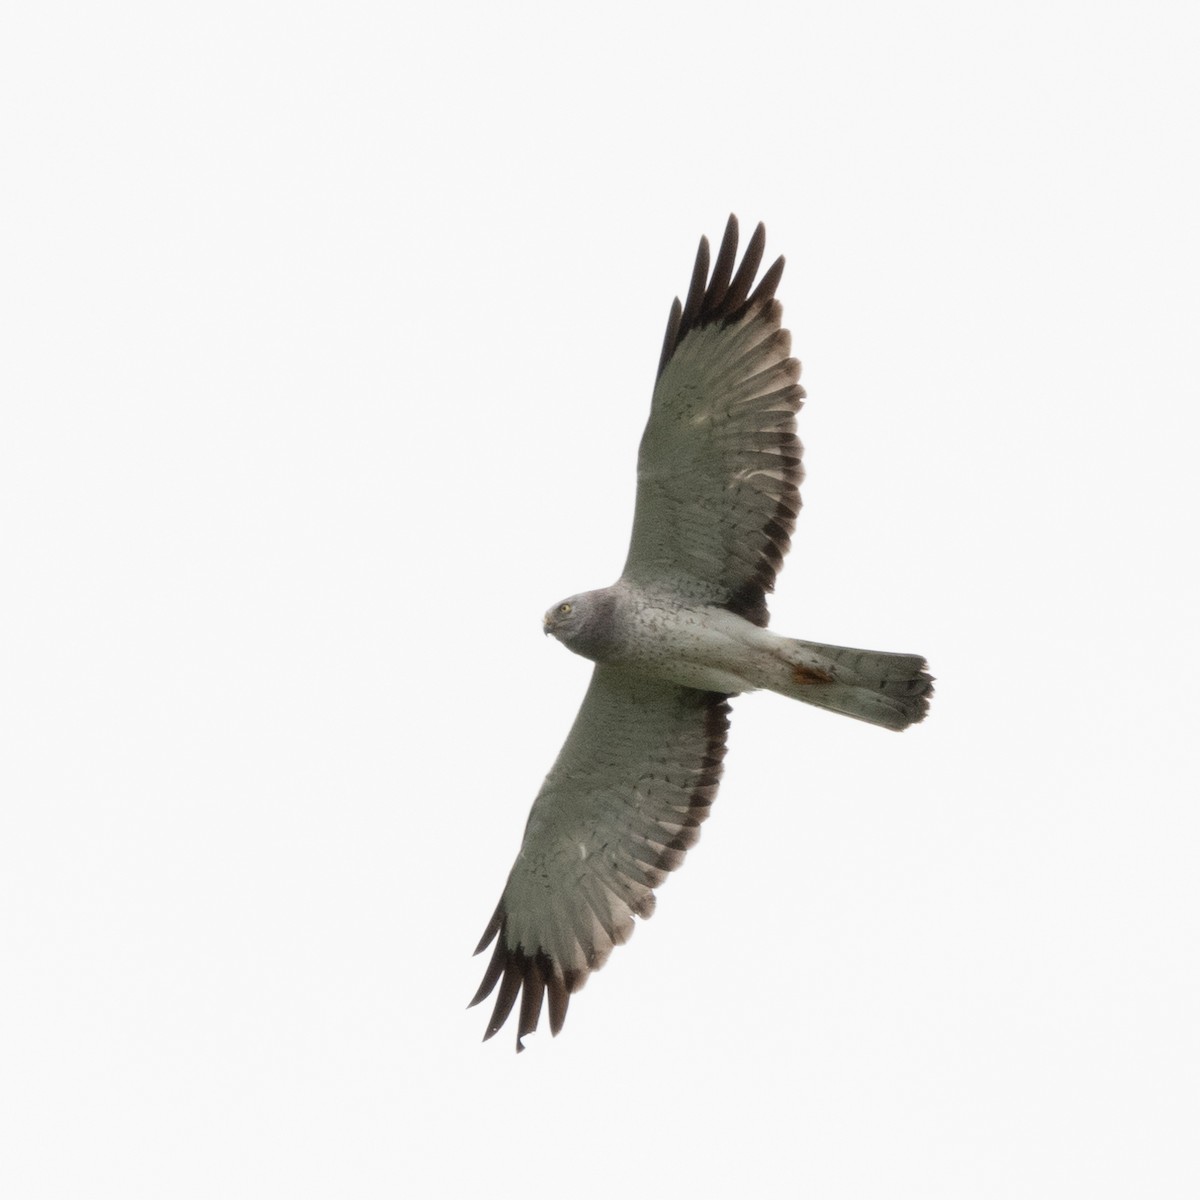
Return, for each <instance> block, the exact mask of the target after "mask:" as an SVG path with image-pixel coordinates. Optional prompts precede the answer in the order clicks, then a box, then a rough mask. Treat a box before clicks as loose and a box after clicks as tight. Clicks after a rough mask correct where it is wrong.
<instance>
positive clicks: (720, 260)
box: [658, 213, 784, 375]
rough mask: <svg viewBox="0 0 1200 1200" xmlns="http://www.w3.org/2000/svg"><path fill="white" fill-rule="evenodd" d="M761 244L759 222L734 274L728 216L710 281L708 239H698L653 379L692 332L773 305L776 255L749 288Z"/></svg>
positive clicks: (734, 232)
mask: <svg viewBox="0 0 1200 1200" xmlns="http://www.w3.org/2000/svg"><path fill="white" fill-rule="evenodd" d="M766 244H767V229H766V226H765V225H764V224H763V223H762V222H761V221H760V222H759V223H758V224H757V225H756V226H755V227H754V232H753V233H752V234H751V235H750V240H749V242H747V243H746V250H745V253H744V254H743V256H742V261H741V264H740V265H739V266H738V268H737V271H736V272H735V271H734V263H735V262H736V261H737V249H738V219H737V216H736V215H735V214H734V213H730V214H729V220H728V221H726V223H725V232H724V234H723V235H722V237H721V245H720V248H719V249H718V250H717V258H716V262H715V263H714V264H713V269H712V276H711V278H710V277H709V273H708V268H709V245H708V238H706V237H702V238H701V239H700V246H699V249H698V250H697V251H696V261H695V264H694V265H693V267H692V278H691V281H690V282H689V284H688V291H687V299H686V300H685V301H684V302H683V304H680V302H679V300H678V299H676V300H675V303H674V304H672V305H671V313H670V316H669V317H668V319H667V331H666V334H665V335H664V337H663V345H662V354H661V355H660V356H659V360H658V373H659V375H661V374H662V373H663V371H664V370H665V369H666V366H667V363H669V362H670V361H671V356H672V355H673V354H674V353H675V349H676V347H677V346H678V345H679V343H680V342H681V341H683V339H684V338H685V337H687V335H688V334H689V333H690V332H691V331H692V330H693V329H698V328H703V327H704V326H706V325H709V324H711V323H713V322H715V321H724V322H732V321H737V320H739V319H740V318H741V317H742V316H743V315H745V313H746V312H747V310H748V309H750V308H753V307H756V306H758V305H760V304H764V303H769V302H770V301H771V300H772V299H774V296H775V289H776V288H777V287H778V286H779V280H780V277H781V276H782V275H783V266H784V259H783V257H782V255H781V256H780V257H779V258H777V259H776V260H775V261H774V262H773V263H772V264H771V266H770V268H769V269H768V270H767V273H766V274H765V275H764V276H763V277H762V279H761V280H760V281H759V283H758V286H757V287H754V278H755V276H756V275H757V274H758V268H759V267H760V266H761V265H762V257H763V251H764V250H765V249H766ZM751 288H753V291H751Z"/></svg>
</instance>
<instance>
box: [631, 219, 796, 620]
mask: <svg viewBox="0 0 1200 1200" xmlns="http://www.w3.org/2000/svg"><path fill="white" fill-rule="evenodd" d="M765 241H766V233H765V231H764V229H763V227H762V225H759V226H758V228H757V229H755V231H754V234H753V236H752V237H751V238H750V242H749V244H748V245H747V247H746V252H745V255H744V256H743V258H742V262H741V266H739V267H738V269H737V271H736V272H734V262H735V260H736V258H737V243H738V227H737V220H736V218H734V217H732V216H731V217H730V218H729V223H728V225H726V227H725V236H724V238H723V239H722V241H721V248H720V250H719V251H718V253H717V261H716V264H715V266H714V267H713V272H712V277H711V278H709V275H708V267H709V255H708V241H707V239H706V238H701V239H700V249H699V252H698V253H697V255H696V265H695V268H694V270H693V272H692V282H691V287H690V289H689V291H688V296H687V301H686V303H685V304H683V305H680V303H679V301H678V299H676V301H675V303H674V304H673V305H672V307H671V316H670V319H669V321H668V324H667V334H666V338H665V339H664V342H663V352H662V360H661V362H660V363H659V369H658V380H657V382H656V384H655V387H654V397H653V400H652V402H651V408H650V420H649V422H648V423H647V425H646V431H645V434H644V435H643V437H642V444H641V449H640V451H639V453H638V489H637V507H636V510H635V512H634V520H633V536H632V539H631V542H630V547H629V557H628V559H627V561H626V563H625V570H624V578H625V579H628V580H630V581H631V582H633V583H637V584H641V585H643V586H649V587H666V588H668V589H669V590H670V591H671V592H673V593H676V594H678V595H680V596H682V597H687V598H689V599H694V600H698V601H701V602H704V603H709V604H719V605H722V606H724V607H726V608H729V609H731V610H732V611H734V612H736V613H739V614H741V615H742V616H744V617H746V618H748V619H749V620H751V621H754V622H755V623H756V624H758V625H766V623H767V606H766V598H765V597H766V593H767V592H769V591H771V589H772V587H773V586H774V582H775V575H776V572H777V571H778V570H779V567H780V565H781V563H782V562H783V556H784V554H785V553H786V552H787V549H788V546H789V544H790V540H791V533H792V530H793V528H794V527H795V523H796V516H797V514H798V513H799V511H800V491H799V484H800V480H801V479H802V478H803V474H804V472H803V468H802V467H801V464H800V454H801V450H800V443H799V441H798V440H797V439H796V433H795V428H796V424H795V416H796V412H797V411H798V410H799V408H800V401H801V399H802V398H803V396H804V392H803V389H802V388H801V387H800V386H799V384H798V383H797V380H798V379H799V378H800V364H799V363H798V362H797V361H796V360H795V359H794V358H791V357H790V351H791V334H789V333H788V331H787V330H786V329H784V328H783V327H782V325H781V321H782V316H783V309H782V306H781V305H780V304H779V301H777V300H776V299H775V288H776V287H777V286H778V284H779V279H780V276H781V275H782V274H783V259H782V258H779V259H776V261H775V263H774V264H773V265H772V266H771V267H770V269H769V270H768V271H767V272H766V274H765V275H764V276H763V277H762V279H761V280H760V281H759V283H758V286H757V287H753V284H754V277H755V275H756V274H757V273H758V267H759V264H760V262H761V261H762V254H763V246H764V244H765ZM752 287H753V291H752V290H751V289H752Z"/></svg>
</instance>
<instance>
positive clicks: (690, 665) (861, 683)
mask: <svg viewBox="0 0 1200 1200" xmlns="http://www.w3.org/2000/svg"><path fill="white" fill-rule="evenodd" d="M564 606H567V607H569V609H570V611H569V612H566V613H564V612H562V611H561V610H562V608H563V607H564ZM544 627H545V629H546V632H547V633H550V634H553V635H554V636H555V637H557V638H558V639H559V640H560V641H561V642H562V643H563V645H565V646H566V647H567V649H568V650H573V651H575V653H577V654H580V655H582V656H583V657H584V658H589V659H591V660H592V661H593V662H597V663H604V664H606V665H608V666H610V667H616V668H620V669H623V670H627V671H634V672H637V673H639V674H643V675H649V676H651V677H653V678H655V679H660V680H663V681H664V682H666V683H675V684H678V685H679V686H680V687H688V688H697V689H699V690H701V691H708V692H721V693H723V694H725V695H737V694H739V693H741V692H754V691H758V690H760V689H765V690H767V691H772V692H778V693H780V694H781V695H784V696H789V697H791V698H792V699H795V700H803V701H805V702H806V703H808V704H815V705H816V706H817V707H819V708H828V709H832V710H834V711H836V712H841V713H845V714H846V715H847V716H852V717H857V718H859V719H860V720H863V721H869V722H870V723H871V724H874V725H883V726H885V727H886V728H888V729H904V728H906V727H907V726H909V725H911V724H912V723H913V722H914V721H917V720H920V719H921V717H922V716H924V713H925V709H926V707H927V705H928V701H927V699H926V696H927V694H928V690H929V688H928V680H927V679H925V678H923V676H922V671H923V670H924V667H925V660H924V659H922V658H920V657H919V656H917V655H913V654H888V653H885V652H882V651H878V650H855V649H853V648H851V647H849V646H827V645H823V644H822V643H819V642H804V641H800V640H798V639H796V638H787V637H781V636H780V635H779V634H777V633H775V632H773V631H772V630H770V629H764V628H762V627H760V626H758V625H755V624H754V623H753V622H752V621H748V620H746V618H745V617H742V616H739V615H738V614H737V613H733V612H730V611H729V610H728V609H725V608H721V607H719V606H718V605H714V604H681V603H680V602H679V600H678V598H677V597H672V596H669V595H665V594H660V593H656V592H654V591H653V590H646V589H644V588H641V587H638V586H637V585H635V584H630V583H627V582H625V581H623V580H622V581H618V582H617V583H615V584H614V585H613V586H612V587H608V588H600V589H598V590H597V591H594V592H584V593H583V594H582V595H579V596H572V597H571V598H570V599H568V600H564V601H563V602H562V603H561V604H560V605H558V606H556V607H555V608H552V609H551V610H550V611H549V612H548V613H547V614H546V616H545V619H544Z"/></svg>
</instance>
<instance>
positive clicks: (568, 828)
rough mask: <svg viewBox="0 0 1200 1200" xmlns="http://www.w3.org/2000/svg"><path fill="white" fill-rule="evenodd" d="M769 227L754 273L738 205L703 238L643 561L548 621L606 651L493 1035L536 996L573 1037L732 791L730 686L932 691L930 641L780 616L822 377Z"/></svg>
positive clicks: (551, 807) (638, 514)
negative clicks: (574, 1006) (768, 256)
mask: <svg viewBox="0 0 1200 1200" xmlns="http://www.w3.org/2000/svg"><path fill="white" fill-rule="evenodd" d="M765 244H766V231H765V230H764V228H763V226H762V225H761V224H760V225H759V226H758V227H757V228H756V229H755V231H754V233H753V235H752V236H751V238H750V241H749V243H748V245H747V246H746V250H745V253H744V255H743V256H742V261H741V264H740V265H737V269H736V270H735V269H734V268H735V264H736V260H737V249H738V224H737V219H736V218H735V217H733V216H731V217H730V218H729V222H728V224H727V225H726V226H725V235H724V237H723V238H722V239H721V247H720V249H719V250H718V251H717V258H716V263H715V265H713V267H712V273H711V275H710V273H709V263H710V260H709V246H708V241H707V239H706V238H701V239H700V249H699V251H698V252H697V254H696V264H695V267H694V268H693V270H692V279H691V285H690V287H689V288H688V293H687V300H686V301H685V302H684V303H683V304H682V305H681V304H680V303H679V300H678V299H676V300H675V302H674V303H673V304H672V306H671V314H670V317H669V318H668V321H667V332H666V337H665V339H664V340H663V349H662V358H661V359H660V361H659V364H658V377H657V380H656V382H655V385H654V394H653V397H652V399H651V404H650V419H649V421H648V422H647V424H646V430H645V433H644V434H643V435H642V443H641V448H640V450H639V452H638V471H637V479H638V482H637V503H636V508H635V511H634V518H633V534H632V537H631V539H630V545H629V555H628V558H627V559H626V561H625V567H624V570H623V571H622V572H621V577H620V579H618V580H617V582H616V583H614V584H613V585H612V586H611V587H606V588H600V589H599V590H597V591H591V592H583V593H581V594H579V595H575V596H570V597H568V598H567V599H565V600H563V601H561V602H560V603H558V604H556V605H554V607H553V608H551V609H550V610H549V611H548V612H547V613H546V615H545V618H544V628H545V631H546V633H548V634H551V635H553V636H554V637H555V638H557V639H558V640H559V641H560V642H562V643H563V645H564V646H566V647H567V649H568V650H572V651H574V652H575V653H576V654H580V655H582V656H583V657H584V658H587V659H590V660H591V661H592V662H594V663H595V664H596V665H595V668H594V669H593V671H592V679H591V684H590V686H589V687H588V690H587V694H586V695H585V696H584V699H583V704H582V706H581V707H580V709H579V713H578V715H577V716H576V718H575V723H574V725H573V726H572V727H571V731H570V733H569V734H568V735H567V740H566V742H565V743H564V745H563V748H562V750H561V752H560V753H559V756H558V759H557V761H556V762H555V764H554V766H553V767H552V768H551V770H550V774H549V775H547V776H546V781H545V783H544V784H543V785H542V788H541V791H540V792H538V795H537V798H536V799H535V800H534V802H533V809H532V811H531V812H530V814H529V820H528V823H527V824H526V826H525V836H524V838H523V840H522V842H521V849H520V852H519V853H518V855H517V860H516V862H515V863H514V864H513V867H512V871H511V872H510V873H509V876H508V882H507V884H506V885H505V888H504V893H503V895H502V896H501V898H500V903H499V905H498V906H497V908H496V911H495V914H494V915H493V916H492V919H491V920H490V921H489V922H488V926H487V928H486V929H485V930H484V934H483V938H482V940H481V941H480V943H479V946H478V948H477V950H476V951H475V952H476V953H477V954H478V953H480V952H481V951H483V950H485V949H486V948H487V947H488V946H489V945H490V944H491V943H492V942H493V941H495V949H494V951H493V953H492V957H491V960H490V961H489V963H488V967H487V970H486V972H485V974H484V977H483V982H482V983H481V984H480V986H479V990H478V991H477V992H476V994H475V997H474V999H473V1000H472V1001H471V1004H472V1005H474V1004H478V1003H479V1002H480V1001H481V1000H484V999H485V998H486V997H488V996H490V995H491V993H492V992H493V991H494V990H495V989H496V987H497V985H499V989H500V990H499V992H498V993H497V996H496V1001H495V1007H494V1009H493V1010H492V1016H491V1020H490V1021H489V1022H488V1025H487V1031H486V1033H485V1034H484V1040H486V1039H487V1038H490V1037H491V1036H492V1035H493V1034H495V1033H496V1032H497V1031H498V1030H499V1029H500V1027H501V1026H502V1025H503V1024H504V1023H505V1021H506V1020H507V1019H508V1017H509V1015H510V1013H511V1012H512V1010H513V1008H514V1007H515V1006H516V1005H517V1001H518V998H519V1000H520V1007H519V1011H518V1019H517V1049H518V1050H522V1049H524V1046H523V1039H524V1038H525V1037H526V1036H527V1035H528V1034H530V1033H532V1032H533V1031H534V1030H535V1029H536V1028H537V1025H538V1021H539V1019H540V1017H541V1012H542V1007H543V1003H544V1002H545V1003H547V1004H548V1006H549V1016H550V1032H551V1033H552V1034H557V1033H558V1032H559V1030H560V1029H561V1028H562V1025H563V1021H564V1020H565V1018H566V1015H567V1004H568V1001H569V1000H570V997H571V995H572V993H574V992H577V991H578V990H579V989H580V988H581V987H582V986H583V984H584V983H585V982H586V980H587V978H588V976H589V975H590V974H591V973H592V972H593V971H596V970H599V968H600V967H601V966H603V965H604V962H605V961H606V960H607V958H608V956H609V954H610V953H611V952H612V949H613V947H614V946H617V945H620V944H621V943H622V942H625V941H627V940H628V939H629V937H630V935H631V934H632V932H633V927H634V917H635V916H636V917H641V918H643V919H644V918H646V917H649V916H650V915H651V913H652V912H653V911H654V889H655V888H656V887H658V885H659V884H660V883H662V881H663V880H664V878H665V877H666V875H667V873H668V872H669V871H673V870H674V869H675V868H676V867H678V866H679V865H680V864H681V863H682V862H683V858H684V854H685V853H686V852H687V850H688V849H690V848H691V847H692V846H693V845H694V844H695V842H696V840H697V838H698V837H699V835H700V823H701V822H702V821H703V820H704V819H705V818H706V817H707V816H708V812H709V808H710V806H711V805H712V802H713V799H714V797H715V796H716V794H717V785H718V783H719V781H720V778H721V770H722V759H723V758H724V755H725V739H726V734H727V732H728V729H729V712H730V708H729V699H730V697H732V696H735V695H737V694H738V693H740V692H750V691H754V690H756V689H760V688H765V689H767V690H768V691H772V692H778V693H780V694H781V695H784V696H789V697H791V698H793V699H795V700H803V701H805V702H806V703H807V704H814V705H816V706H817V707H819V708H825V709H829V710H831V711H833V712H838V713H844V714H845V715H846V716H849V717H856V718H858V719H859V720H862V721H868V722H870V723H871V724H873V725H880V726H883V727H884V728H885V729H897V730H899V729H905V728H907V727H908V726H909V725H912V724H913V723H915V722H917V721H920V720H921V719H922V718H923V717H924V716H925V713H926V710H927V708H928V706H929V696H930V694H931V692H932V685H933V680H932V678H931V677H930V676H929V674H928V673H927V672H926V663H925V660H924V659H923V658H921V657H920V656H919V655H915V654H888V653H882V652H879V651H874V650H854V649H850V648H849V647H846V646H826V645H822V644H820V643H818V642H805V641H798V640H796V639H794V638H788V637H782V636H780V635H779V634H776V633H773V632H771V631H770V630H768V629H767V620H768V615H767V600H766V598H767V593H768V592H770V591H772V589H773V587H774V584H775V576H776V574H777V573H778V571H779V568H780V566H781V565H782V563H783V556H784V555H785V554H786V553H787V550H788V546H789V544H790V539H791V534H792V530H793V529H794V528H795V522H796V516H797V514H798V513H799V511H800V492H799V484H800V481H801V479H802V478H803V475H804V470H803V467H802V466H801V462H800V456H801V448H800V443H799V441H798V440H797V439H796V433H795V428H796V422H795V417H796V413H797V412H798V411H799V408H800V402H801V400H802V399H803V397H804V392H803V390H802V389H801V387H800V385H799V383H798V382H797V381H798V380H799V378H800V364H799V363H798V362H797V361H796V359H794V358H792V357H791V334H790V333H789V332H788V331H787V330H786V329H784V328H783V325H782V317H783V309H782V307H781V305H780V303H779V301H778V300H776V299H775V289H776V288H777V287H778V286H779V280H780V277H781V276H782V274H783V258H782V257H781V258H778V259H776V260H775V262H774V263H773V264H772V266H771V267H770V268H768V270H767V271H766V273H765V274H764V275H763V276H762V278H761V279H759V280H758V283H757V285H755V277H756V276H757V274H758V268H759V265H760V264H761V262H762V256H763V249H764V246H765Z"/></svg>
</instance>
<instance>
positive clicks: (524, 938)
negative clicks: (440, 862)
mask: <svg viewBox="0 0 1200 1200" xmlns="http://www.w3.org/2000/svg"><path fill="white" fill-rule="evenodd" d="M728 727H729V707H728V705H727V704H726V703H725V700H724V697H722V696H720V695H718V694H716V693H714V692H702V691H694V690H692V689H690V688H681V687H675V686H674V685H672V684H665V683H659V682H656V681H654V680H651V679H647V678H644V677H640V676H637V675H634V674H631V673H627V672H624V671H621V670H619V669H617V668H614V667H606V666H597V667H596V669H595V671H594V672H593V674H592V682H591V686H590V687H589V688H588V692H587V695H586V696H585V697H584V701H583V705H582V706H581V707H580V710H579V714H578V716H576V718H575V724H574V725H573V726H572V727H571V732H570V733H569V734H568V735H567V740H566V742H565V743H564V745H563V748H562V751H561V752H560V754H559V756H558V760H557V761H556V762H555V764H554V767H553V769H552V770H551V771H550V774H549V775H548V776H547V777H546V782H545V783H544V784H543V785H542V789H541V791H540V792H539V793H538V796H537V799H536V800H535V801H534V803H533V810H532V811H531V812H530V814H529V822H528V824H527V825H526V827H525V837H524V839H523V841H522V843H521V850H520V853H519V854H518V855H517V861H516V862H515V863H514V864H513V868H512V871H511V873H510V874H509V877H508V883H507V884H506V885H505V888H504V894H503V896H502V897H501V899H500V904H499V906H498V907H497V909H496V912H495V915H494V916H493V917H492V919H491V921H490V922H489V923H488V927H487V929H486V930H485V931H484V934H483V939H482V940H481V941H480V943H479V947H478V949H477V950H476V953H479V952H480V951H482V950H484V949H486V947H487V946H488V945H489V943H491V941H492V940H493V938H494V939H495V940H496V948H495V950H494V952H493V954H492V959H491V962H490V963H489V964H488V968H487V971H486V973H485V974H484V977H483V982H482V983H481V984H480V986H479V991H478V992H477V993H476V994H475V998H474V999H473V1000H472V1001H471V1003H472V1004H478V1003H479V1002H480V1001H481V1000H483V999H484V998H485V997H487V996H488V995H490V994H491V992H492V990H493V989H494V988H495V987H496V985H497V984H499V985H500V991H499V994H498V995H497V997H496V1006H495V1009H494V1010H493V1012H492V1018H491V1020H490V1021H489V1022H488V1027H487V1032H486V1034H485V1035H484V1037H485V1040H486V1038H490V1037H491V1036H492V1035H493V1034H494V1033H495V1032H496V1031H497V1030H498V1029H499V1028H500V1027H501V1026H502V1025H503V1024H504V1022H505V1021H506V1020H507V1018H508V1015H509V1013H510V1012H511V1011H512V1009H513V1006H514V1005H515V1004H516V1001H517V998H518V995H519V996H520V1000H521V1004H520V1018H519V1021H518V1025H517V1049H518V1050H521V1049H522V1048H523V1047H522V1045H521V1039H522V1038H524V1037H525V1035H526V1034H528V1033H532V1032H533V1030H534V1029H535V1028H536V1027H537V1023H538V1018H539V1017H540V1016H541V1010H542V1002H543V1000H544V999H545V998H547V997H548V998H549V1008H550V1031H551V1033H555V1034H556V1033H558V1031H559V1030H560V1029H561V1028H562V1024H563V1020H564V1018H565V1017H566V1013H567V1002H568V999H569V997H570V995H571V993H572V992H576V991H578V990H579V989H580V988H581V987H582V986H583V984H584V982H585V981H586V979H587V977H588V975H589V973H590V972H592V971H595V970H598V969H599V968H600V967H601V966H602V965H603V964H604V961H605V960H606V959H607V958H608V956H609V954H610V953H611V952H612V948H613V947H614V946H615V945H619V944H620V943H622V942H625V941H627V940H628V939H629V936H630V934H631V933H632V932H633V924H634V922H633V918H634V916H635V915H636V916H639V917H643V918H645V917H649V916H650V914H651V913H652V912H653V911H654V888H656V887H657V886H658V885H659V884H660V883H661V882H662V881H663V879H664V878H665V876H666V874H667V872H668V871H672V870H674V869H675V868H676V867H678V866H679V865H680V863H682V862H683V857H684V853H685V852H686V851H687V849H688V848H689V847H690V846H692V845H693V844H694V843H695V842H696V839H697V838H698V837H699V835H700V822H701V821H703V820H704V818H705V817H707V816H708V810H709V805H710V804H712V801H713V798H714V796H715V795H716V792H717V783H718V781H719V779H720V776H721V760H722V758H723V757H724V754H725V734H726V731H727V729H728Z"/></svg>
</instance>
